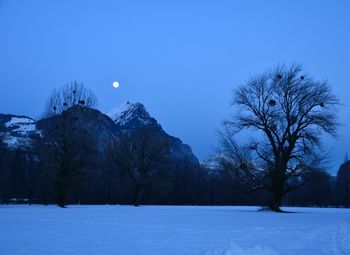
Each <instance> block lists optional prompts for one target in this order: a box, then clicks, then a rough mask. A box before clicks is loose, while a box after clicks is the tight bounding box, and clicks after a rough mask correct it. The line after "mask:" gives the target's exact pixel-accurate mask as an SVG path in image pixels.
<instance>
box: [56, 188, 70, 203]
mask: <svg viewBox="0 0 350 255" xmlns="http://www.w3.org/2000/svg"><path fill="white" fill-rule="evenodd" d="M67 195H68V191H67V189H66V188H65V187H63V185H59V187H58V188H57V205H58V206H59V207H62V208H64V207H65V206H66V203H67Z"/></svg>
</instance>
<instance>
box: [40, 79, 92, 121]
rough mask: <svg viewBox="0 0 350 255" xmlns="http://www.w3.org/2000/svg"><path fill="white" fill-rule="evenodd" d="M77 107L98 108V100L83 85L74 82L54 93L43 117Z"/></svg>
mask: <svg viewBox="0 0 350 255" xmlns="http://www.w3.org/2000/svg"><path fill="white" fill-rule="evenodd" d="M76 105H79V106H83V107H88V108H96V106H97V98H96V96H95V94H94V93H93V92H92V91H91V90H90V89H88V88H86V87H85V85H84V84H83V83H78V82H76V81H74V82H71V83H68V84H66V85H65V86H63V87H61V88H59V89H55V90H54V91H53V92H52V94H51V96H50V97H49V98H48V100H47V102H46V106H45V110H44V113H43V117H44V118H47V117H50V116H54V115H57V114H61V113H62V112H63V111H65V110H67V109H69V108H71V107H73V106H76Z"/></svg>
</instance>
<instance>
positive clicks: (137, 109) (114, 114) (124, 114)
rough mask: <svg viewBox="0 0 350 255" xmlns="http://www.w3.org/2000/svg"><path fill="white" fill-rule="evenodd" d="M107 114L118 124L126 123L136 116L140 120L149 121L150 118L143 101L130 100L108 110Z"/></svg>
mask: <svg viewBox="0 0 350 255" xmlns="http://www.w3.org/2000/svg"><path fill="white" fill-rule="evenodd" d="M107 116H109V117H110V118H111V119H112V120H113V121H114V123H116V124H118V125H125V124H126V123H127V122H128V121H130V120H132V119H135V118H136V119H138V120H139V121H140V122H147V120H148V118H150V116H149V114H148V112H147V111H146V109H145V107H144V106H143V105H142V104H141V103H130V102H129V101H127V102H125V103H123V104H121V105H119V106H118V107H117V108H115V109H114V110H112V111H110V112H108V113H107Z"/></svg>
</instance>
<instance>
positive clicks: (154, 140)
mask: <svg viewBox="0 0 350 255" xmlns="http://www.w3.org/2000/svg"><path fill="white" fill-rule="evenodd" d="M169 149H170V147H169V141H168V140H167V139H166V138H165V137H164V136H162V135H161V134H159V133H156V132H154V131H153V130H152V129H151V128H147V127H144V128H140V129H138V130H137V131H134V132H126V133H124V134H123V136H122V137H121V138H119V139H117V140H115V141H114V143H113V151H114V153H113V160H114V163H115V164H116V167H118V169H119V171H121V172H123V173H124V174H125V175H126V176H128V177H129V178H130V180H131V181H132V183H133V185H134V187H135V191H134V196H133V201H132V204H133V205H135V206H138V205H139V204H140V200H141V198H142V194H143V192H144V191H145V189H146V188H147V187H149V186H150V185H152V182H153V180H154V179H155V177H156V176H157V175H160V174H162V171H164V170H165V167H166V166H167V165H168V164H169V158H168V155H169Z"/></svg>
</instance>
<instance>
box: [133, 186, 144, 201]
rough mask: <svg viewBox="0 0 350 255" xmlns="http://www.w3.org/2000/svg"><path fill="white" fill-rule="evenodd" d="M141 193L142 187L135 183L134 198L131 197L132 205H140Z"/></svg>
mask: <svg viewBox="0 0 350 255" xmlns="http://www.w3.org/2000/svg"><path fill="white" fill-rule="evenodd" d="M141 194H142V187H141V185H139V184H137V185H136V190H135V195H134V199H133V203H132V204H133V205H134V206H139V205H140V198H141Z"/></svg>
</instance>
